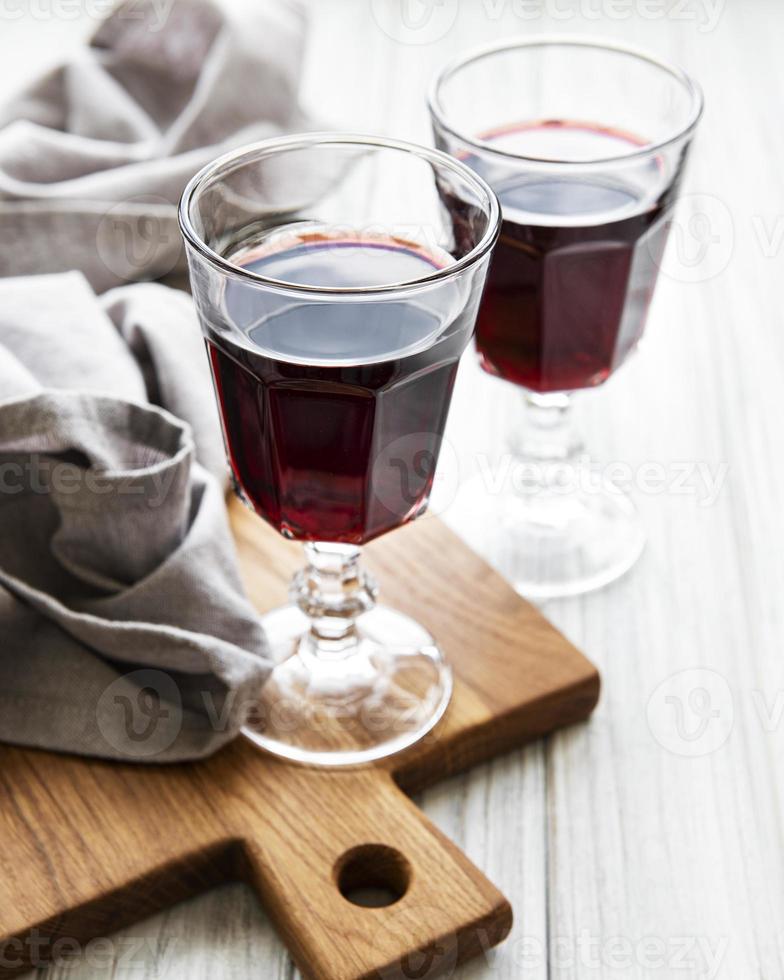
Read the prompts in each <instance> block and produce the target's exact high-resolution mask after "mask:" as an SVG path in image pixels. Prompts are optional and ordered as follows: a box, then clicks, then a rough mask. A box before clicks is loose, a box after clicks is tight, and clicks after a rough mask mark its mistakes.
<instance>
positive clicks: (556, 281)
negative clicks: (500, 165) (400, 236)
mask: <svg viewBox="0 0 784 980" xmlns="http://www.w3.org/2000/svg"><path fill="white" fill-rule="evenodd" d="M549 129H558V130H559V136H564V137H566V138H568V139H570V140H571V141H572V147H573V148H574V146H576V145H578V141H583V140H587V141H590V140H593V141H595V140H596V139H600V140H607V141H608V143H612V144H618V143H624V142H627V146H626V150H627V151H628V149H629V147H628V142H629V141H631V142H635V141H633V140H630V138H628V137H624V136H623V135H621V134H616V133H608V132H607V131H605V130H600V129H598V128H596V129H593V128H591V127H580V126H573V125H570V124H562V123H547V124H539V125H538V126H523V127H517V128H516V129H515V128H514V127H512V128H510V129H508V130H505V131H503V132H502V133H501V134H499V136H500V137H503V138H504V139H506V138H509V137H510V136H514V135H515V132H518V133H525V134H526V135H533V136H536V135H537V133H536V132H533V133H532V130H539V131H544V130H549ZM543 135H546V134H544V133H543ZM484 138H485V139H486V140H492V139H493V136H492V134H491V135H490V136H488V135H486V136H485V137H484ZM617 152H619V151H618V148H617V145H616V146H608V149H607V152H606V155H607V156H610V155H612V154H613V153H617ZM621 152H623V151H621ZM600 155H601V151H600ZM465 162H467V163H468V164H469V165H470V166H472V167H473V168H474V169H475V170H477V171H479V172H480V173H482V174H483V176H484V177H485V178H486V179H487V180H488V181H489V182H490V183H491V184H493V186H494V190H495V191H496V193H497V194H498V196H499V199H500V201H501V205H502V208H503V222H502V225H501V237H500V239H499V242H498V245H497V246H496V249H495V253H494V255H493V259H492V262H491V265H490V271H489V275H488V279H487V286H486V289H485V294H484V299H483V302H482V305H481V307H480V311H479V317H478V321H477V328H476V345H477V351H478V353H479V355H480V359H481V363H482V366H483V367H484V368H485V370H486V371H488V372H490V373H491V374H495V375H498V376H500V377H501V378H505V379H506V380H508V381H513V382H515V383H516V384H519V385H523V386H524V387H526V388H529V389H531V390H532V391H536V392H559V391H571V390H574V389H577V388H588V387H592V386H594V385H599V384H601V383H602V382H603V381H606V380H607V378H608V377H609V376H610V374H611V373H612V372H613V371H614V370H615V369H616V368H617V367H618V366H619V365H620V364H621V363H622V362H623V361H624V360H625V359H626V357H628V355H629V354H630V352H631V351H632V350H633V349H634V347H635V346H636V345H637V343H638V341H639V339H640V337H641V336H642V333H643V330H644V328H645V321H646V318H647V314H648V307H649V304H650V301H651V298H652V295H653V290H654V286H655V284H656V278H657V274H658V269H659V264H660V262H661V257H662V253H663V251H664V246H665V244H666V240H667V232H668V221H667V216H668V211H669V205H670V203H671V201H672V199H673V197H674V194H675V187H674V185H670V186H669V187H667V188H666V189H664V188H662V189H661V192H660V193H659V195H658V196H654V197H653V199H652V198H651V194H650V193H649V191H648V189H647V188H650V186H653V187H655V186H656V184H657V176H658V175H657V174H655V173H654V174H651V173H650V172H649V173H645V172H644V168H645V167H647V168H648V169H649V171H650V169H651V168H654V169H656V168H658V166H659V163H658V161H657V160H655V159H654V160H649V161H648V162H646V163H641V164H639V168H638V169H636V171H632V173H633V176H634V177H636V178H637V185H638V186H637V187H635V186H634V184H633V183H632V182H631V181H630V183H629V184H628V185H627V184H623V183H620V182H615V181H612V182H611V181H609V180H606V179H601V178H597V177H591V176H590V175H585V174H567V173H564V176H562V177H553V176H552V175H551V174H549V173H548V174H546V175H544V174H543V175H541V176H538V175H535V174H530V173H529V174H528V175H526V176H525V177H524V178H518V179H515V178H513V179H507V180H501V181H500V182H497V181H494V180H493V174H492V173H491V172H489V169H488V166H487V165H486V164H484V163H483V162H482V161H480V160H479V159H478V158H476V157H469V158H467V159H466V161H465ZM658 183H659V185H661V180H658ZM640 185H643V186H640ZM646 185H647V186H646ZM646 202H647V203H646ZM453 213H455V212H454V211H453ZM458 214H459V210H458ZM459 220H460V219H459V217H458V219H457V222H456V223H457V224H459ZM458 234H459V232H458Z"/></svg>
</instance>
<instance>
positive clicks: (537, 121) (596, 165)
mask: <svg viewBox="0 0 784 980" xmlns="http://www.w3.org/2000/svg"><path fill="white" fill-rule="evenodd" d="M429 107H430V112H431V117H432V122H433V128H434V131H435V138H436V143H437V145H438V146H439V147H440V148H441V149H443V150H446V151H448V152H449V153H451V154H452V155H454V156H455V157H456V158H457V159H459V160H461V161H462V162H463V163H466V164H468V165H469V166H470V167H472V168H473V169H474V170H475V171H476V172H477V173H479V174H481V175H482V176H483V177H484V178H485V180H487V182H488V183H489V184H490V185H491V187H493V189H494V190H495V191H496V193H497V194H498V196H499V198H500V200H501V208H502V219H503V220H502V225H501V236H500V239H499V242H498V246H497V247H496V250H495V254H494V256H493V260H492V263H491V266H490V272H489V274H488V279H487V288H486V292H485V297H484V299H483V301H482V305H481V308H480V311H479V316H478V321H477V330H476V346H477V351H478V354H479V357H480V362H481V364H482V366H483V367H484V369H485V370H486V371H488V372H489V373H491V374H493V375H496V376H498V377H500V378H503V379H505V380H507V381H511V382H513V383H514V384H517V385H520V386H521V387H522V388H523V389H524V405H525V409H526V412H525V424H524V425H522V426H521V428H520V432H519V434H518V435H517V436H516V438H515V441H514V443H513V445H512V450H513V454H514V458H515V462H516V464H517V466H516V468H515V479H513V480H512V481H511V482H512V484H513V485H512V486H511V487H509V486H508V484H507V486H508V488H507V489H506V490H505V491H502V492H501V493H499V494H497V495H495V496H492V497H491V496H489V495H488V492H487V490H486V489H484V487H483V486H482V485H481V484H482V481H479V480H477V481H473V482H472V483H471V485H470V486H469V487H467V488H465V489H464V493H463V498H462V499H463V506H465V507H466V508H470V511H471V514H472V516H474V515H475V516H479V515H482V514H486V515H487V517H488V520H487V526H485V525H481V526H480V525H479V524H477V523H476V521H475V522H474V524H475V530H476V532H477V534H479V535H481V536H482V537H484V539H485V543H486V544H487V543H491V542H492V541H493V540H495V547H492V543H491V547H492V550H493V551H494V553H495V554H496V557H497V560H498V563H499V565H500V567H501V569H502V571H504V572H505V573H506V574H507V576H508V577H509V578H510V579H511V580H512V581H513V582H514V583H515V585H516V587H517V588H518V590H519V591H520V592H522V593H523V594H524V595H528V596H531V597H534V598H546V597H550V596H558V595H571V594H576V593H580V592H585V591H588V590H589V589H593V588H598V587H599V586H602V585H605V584H606V583H608V582H610V581H612V580H613V579H615V578H617V577H618V576H619V575H621V574H622V573H623V572H625V571H626V570H627V569H629V568H630V567H631V566H632V565H633V564H634V562H635V561H636V559H637V558H638V556H639V554H640V552H641V551H642V548H643V544H644V534H643V531H642V527H641V525H640V521H639V519H638V517H637V513H636V510H635V508H634V506H633V504H632V503H631V501H630V500H628V499H627V498H626V496H625V495H624V494H622V493H621V492H620V491H619V490H618V489H617V488H615V487H613V486H612V485H611V484H610V483H609V482H607V481H606V479H603V478H602V476H601V474H599V473H598V472H597V471H596V470H595V468H594V467H591V466H590V464H589V462H588V461H587V457H586V456H585V455H584V453H583V451H582V447H581V445H580V442H579V440H578V439H577V438H576V437H575V435H574V432H573V430H572V427H571V424H570V405H571V394H572V393H573V392H575V391H578V390H580V389H585V388H592V387H594V386H596V385H600V384H602V383H603V382H604V381H606V380H607V379H608V378H609V377H610V375H611V374H612V373H613V372H614V371H616V370H617V369H618V367H620V365H621V364H622V363H623V362H624V361H625V360H626V359H627V357H628V356H629V355H630V354H631V353H632V351H633V350H634V349H635V347H636V346H637V343H638V341H639V340H640V338H641V336H642V333H643V329H644V327H645V321H646V317H647V313H648V307H649V304H650V301H651V297H652V294H653V289H654V286H655V283H656V278H657V273H658V270H659V266H660V264H661V259H662V254H663V251H664V246H665V243H666V240H667V233H668V229H669V223H670V220H671V214H672V209H673V205H674V202H675V199H676V196H677V193H678V188H679V185H680V182H681V177H682V174H683V169H684V164H685V162H686V156H687V152H688V148H689V145H690V142H691V139H692V136H693V134H694V131H695V128H696V126H697V123H698V121H699V118H700V115H701V112H702V96H701V93H700V90H699V88H698V86H697V85H696V84H695V82H694V81H692V80H691V79H690V78H689V77H688V76H687V75H686V74H685V73H684V72H683V71H681V70H680V69H678V68H675V67H672V66H670V65H667V64H664V63H662V62H660V61H658V60H657V59H656V58H653V57H650V56H648V55H646V54H644V53H641V52H637V51H634V50H631V49H628V48H625V47H621V46H620V45H616V44H612V43H597V42H595V41H591V40H582V39H574V38H558V37H536V38H531V39H523V40H513V41H506V42H503V43H502V44H497V45H494V46H491V47H486V48H483V49H481V50H479V51H476V52H473V53H471V54H469V55H468V56H467V57H464V58H462V59H460V60H459V61H457V62H455V63H453V64H451V65H449V66H447V67H446V68H445V69H444V70H443V71H442V72H441V74H440V75H439V76H438V77H437V79H436V80H435V82H434V84H433V87H432V89H431V92H430V97H429ZM446 203H447V205H448V207H449V208H450V210H451V211H452V214H453V221H454V225H455V234H456V237H457V238H458V240H459V239H460V237H461V235H462V234H463V233H464V229H466V228H468V227H469V226H470V214H468V213H467V212H466V211H465V209H464V207H463V204H462V202H460V201H450V200H449V199H448V198H446ZM491 514H492V520H491V519H490V515H491ZM488 539H490V542H488Z"/></svg>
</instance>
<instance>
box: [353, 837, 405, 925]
mask: <svg viewBox="0 0 784 980" xmlns="http://www.w3.org/2000/svg"><path fill="white" fill-rule="evenodd" d="M334 874H335V883H336V884H337V886H338V889H339V890H340V894H341V895H342V896H343V897H344V898H345V899H346V900H347V901H349V902H351V904H352V905H359V906H361V907H362V908H372V909H378V908H386V907H387V906H389V905H394V904H395V903H396V902H399V901H400V899H401V898H402V897H403V896H404V895H405V894H406V892H407V891H408V886H409V885H410V884H411V865H410V864H409V863H408V861H407V860H406V858H405V856H404V855H403V854H401V853H400V851H396V850H395V848H394V847H387V845H386V844H361V845H360V846H359V847H352V848H351V850H350V851H346V853H345V854H343V855H342V857H340V858H338V861H337V863H336V864H335V872H334Z"/></svg>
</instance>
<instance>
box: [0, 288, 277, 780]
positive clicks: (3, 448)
mask: <svg viewBox="0 0 784 980" xmlns="http://www.w3.org/2000/svg"><path fill="white" fill-rule="evenodd" d="M207 374H208V372H207V368H206V358H205V356H204V352H203V349H202V343H201V338H200V336H199V330H198V326H197V323H196V319H195V314H194V312H193V309H192V307H191V304H190V301H189V300H188V298H187V297H185V296H183V295H182V294H179V293H177V292H175V291H174V290H170V289H167V288H166V287H164V286H160V285H152V284H142V285H136V286H129V287H125V288H123V289H118V290H115V291H113V292H112V293H109V294H107V295H106V296H104V297H103V298H102V299H101V300H99V299H97V298H96V297H95V296H94V295H93V294H92V292H91V290H90V289H89V286H88V285H87V283H86V282H85V281H84V279H83V278H82V277H81V276H80V275H78V274H70V275H62V276H40V277H31V278H25V279H9V280H6V281H4V282H0V739H1V740H4V741H9V742H14V743H17V744H23V745H33V746H37V747H43V748H49V749H59V750H64V751H70V752H78V753H82V754H87V755H95V756H102V757H106V758H115V759H126V760H136V761H152V762H170V761H177V760H181V759H190V758H198V757H201V756H204V755H206V754H209V753H210V752H212V751H214V750H215V749H217V748H219V747H220V746H221V745H223V744H224V743H225V742H226V741H228V740H229V739H231V738H233V737H234V736H235V735H236V734H237V731H238V730H239V728H240V727H241V725H242V722H243V719H244V716H245V712H246V710H247V708H248V706H249V704H250V703H251V702H252V699H253V696H254V694H255V693H256V692H257V691H258V690H259V687H260V686H261V684H262V683H263V682H264V680H265V679H266V677H267V675H268V671H269V662H268V659H267V647H266V642H265V638H264V635H263V632H262V629H261V626H260V623H259V620H258V617H257V616H256V614H255V612H254V610H253V609H252V607H251V606H250V604H249V603H248V601H247V599H246V598H245V596H244V594H243V591H242V586H241V584H240V581H239V576H238V573H237V570H236V563H235V556H234V552H233V544H232V541H231V536H230V532H229V528H228V523H227V519H226V513H225V506H224V501H223V493H222V484H221V483H220V482H219V480H218V479H216V478H215V476H213V475H210V473H209V472H208V471H207V469H206V468H205V467H204V466H203V465H202V464H201V462H199V460H201V461H202V462H204V463H207V464H208V465H210V466H211V467H212V468H213V470H214V472H215V474H216V475H222V473H223V471H224V465H223V463H222V462H221V450H220V436H219V432H218V427H217V420H216V413H215V409H214V406H213V404H212V397H211V395H210V388H209V381H208V378H207ZM148 399H150V400H152V401H157V402H158V403H159V404H158V405H154V404H152V403H151V401H150V400H148ZM167 409H174V410H175V411H176V412H177V413H178V415H180V416H181V417H182V418H183V419H185V420H186V421H181V420H180V419H179V418H177V417H175V415H173V414H170V412H169V411H167ZM188 422H191V423H192V425H190V424H188ZM194 435H196V439H195V440H194Z"/></svg>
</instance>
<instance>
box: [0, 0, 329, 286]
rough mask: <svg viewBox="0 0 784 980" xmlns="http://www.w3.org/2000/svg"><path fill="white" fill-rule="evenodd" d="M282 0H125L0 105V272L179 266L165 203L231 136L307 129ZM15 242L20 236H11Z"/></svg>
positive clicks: (121, 277)
mask: <svg viewBox="0 0 784 980" xmlns="http://www.w3.org/2000/svg"><path fill="white" fill-rule="evenodd" d="M303 45H304V15H303V11H302V8H301V7H300V6H299V5H298V4H297V3H295V2H293V0H231V2H229V3H225V4H222V5H221V6H220V7H219V6H217V5H215V4H214V3H213V2H211V0H168V2H166V3H163V4H162V3H161V2H160V0H128V2H126V3H123V4H121V5H120V6H119V7H118V8H117V9H116V10H115V11H114V13H113V14H112V15H111V16H110V17H109V18H107V20H105V21H104V22H103V23H102V24H101V25H100V26H99V28H98V30H97V31H96V33H95V35H94V36H93V38H92V41H91V43H90V46H89V48H87V49H86V51H84V52H82V53H80V54H79V55H78V56H76V57H74V58H72V59H71V60H69V61H68V62H66V63H65V64H62V65H60V66H58V67H56V68H55V69H54V70H52V71H51V72H49V73H48V74H47V75H46V76H44V77H43V78H41V79H39V80H38V81H36V82H35V83H34V84H33V85H31V86H30V87H29V88H28V89H26V90H25V91H23V92H22V93H21V94H20V95H18V96H17V97H16V98H14V99H13V100H12V101H11V102H10V103H9V104H7V105H6V106H4V107H2V108H0V275H5V276H18V275H29V274H38V273H43V272H61V271H68V270H71V269H74V268H78V269H80V270H82V271H83V272H84V274H85V275H86V276H87V278H88V279H89V280H90V282H91V284H92V285H93V286H94V287H95V288H96V289H97V290H99V291H102V290H104V289H108V288H110V287H112V286H116V285H120V284H123V283H127V282H131V281H138V280H143V279H157V278H161V277H163V276H166V275H168V274H170V273H175V274H182V273H183V272H184V269H185V264H184V256H183V250H182V247H181V241H180V235H179V231H178V227H177V214H176V205H177V202H178V200H179V197H180V194H181V193H182V190H183V188H184V186H185V184H186V183H187V181H188V180H189V179H190V177H191V176H192V175H193V174H194V173H195V172H196V171H197V170H199V169H200V168H201V167H202V166H203V165H204V164H206V163H208V162H209V161H210V160H212V159H214V158H215V157H216V156H218V155H219V154H220V153H222V152H224V151H225V150H228V149H231V148H232V147H235V146H239V145H242V144H243V143H249V142H252V141H254V140H259V139H264V138H266V137H269V136H274V135H277V134H279V133H282V132H291V131H296V130H305V129H310V128H313V127H312V124H311V123H310V122H309V120H308V119H307V118H306V117H305V115H304V114H303V113H302V111H301V110H300V108H299V106H298V103H297V90H298V86H299V71H300V67H301V61H302V54H303ZM20 242H23V243H24V247H21V248H20V247H19V243H20Z"/></svg>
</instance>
